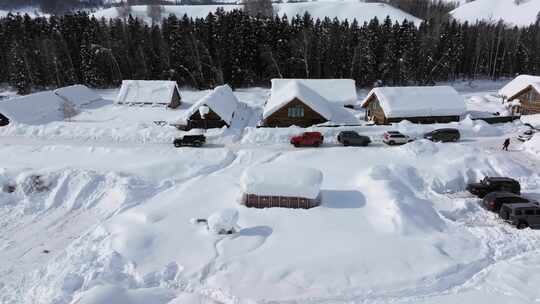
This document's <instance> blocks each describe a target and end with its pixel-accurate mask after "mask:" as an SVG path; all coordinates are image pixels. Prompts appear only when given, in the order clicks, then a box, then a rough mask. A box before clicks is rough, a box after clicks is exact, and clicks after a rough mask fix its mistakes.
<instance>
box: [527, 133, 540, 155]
mask: <svg viewBox="0 0 540 304" xmlns="http://www.w3.org/2000/svg"><path fill="white" fill-rule="evenodd" d="M523 147H524V148H525V150H526V151H528V152H530V153H533V154H536V155H538V156H540V133H536V134H534V135H533V137H532V138H531V139H530V140H529V141H527V142H525V143H524V144H523Z"/></svg>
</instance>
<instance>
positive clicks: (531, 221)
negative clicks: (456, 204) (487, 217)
mask: <svg viewBox="0 0 540 304" xmlns="http://www.w3.org/2000/svg"><path fill="white" fill-rule="evenodd" d="M467 190H468V191H469V192H470V193H472V194H474V195H476V196H478V197H479V198H482V202H481V205H482V207H484V208H485V209H487V210H489V211H492V212H495V213H498V214H499V216H500V218H501V219H503V220H504V221H505V222H507V223H510V224H511V225H513V226H515V227H517V228H518V229H524V228H527V227H531V228H534V229H538V228H540V204H539V203H538V202H535V201H530V200H529V199H527V198H524V197H522V196H521V185H520V184H519V182H518V181H517V180H515V179H512V178H508V177H485V178H483V179H482V180H481V181H480V182H478V183H471V184H469V185H467Z"/></svg>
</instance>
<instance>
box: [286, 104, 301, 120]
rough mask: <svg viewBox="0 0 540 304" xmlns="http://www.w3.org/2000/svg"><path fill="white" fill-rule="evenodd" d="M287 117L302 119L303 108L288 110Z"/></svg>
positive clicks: (295, 107)
mask: <svg viewBox="0 0 540 304" xmlns="http://www.w3.org/2000/svg"><path fill="white" fill-rule="evenodd" d="M289 117H294V118H295V117H304V107H302V106H300V105H298V106H293V107H290V108H289Z"/></svg>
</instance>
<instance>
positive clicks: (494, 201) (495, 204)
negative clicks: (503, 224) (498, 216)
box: [482, 191, 529, 212]
mask: <svg viewBox="0 0 540 304" xmlns="http://www.w3.org/2000/svg"><path fill="white" fill-rule="evenodd" d="M528 202H529V200H528V199H526V198H524V197H521V196H519V195H517V194H514V193H510V192H505V191H497V192H491V193H489V194H487V195H486V196H484V199H483V200H482V206H483V207H484V208H486V209H487V210H489V211H494V212H499V210H500V209H501V206H502V205H504V204H507V205H508V204H524V203H528Z"/></svg>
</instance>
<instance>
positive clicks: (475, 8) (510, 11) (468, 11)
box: [451, 0, 540, 26]
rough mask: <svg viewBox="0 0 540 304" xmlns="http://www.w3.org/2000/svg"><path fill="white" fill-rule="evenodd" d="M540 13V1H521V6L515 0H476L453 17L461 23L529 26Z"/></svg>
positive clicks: (467, 4) (453, 14) (456, 11)
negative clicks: (502, 22)
mask: <svg viewBox="0 0 540 304" xmlns="http://www.w3.org/2000/svg"><path fill="white" fill-rule="evenodd" d="M539 12H540V1H538V0H521V1H520V3H519V4H516V1H515V0H475V1H473V2H469V3H466V4H463V5H461V6H460V7H458V8H457V9H455V10H453V11H452V12H451V15H452V16H453V17H454V18H455V19H457V20H459V21H461V22H465V21H468V22H470V23H475V22H476V21H477V20H484V21H489V22H498V21H499V20H503V21H504V22H506V23H510V24H513V25H518V26H528V25H530V24H532V23H534V22H536V18H537V16H538V13H539Z"/></svg>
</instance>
